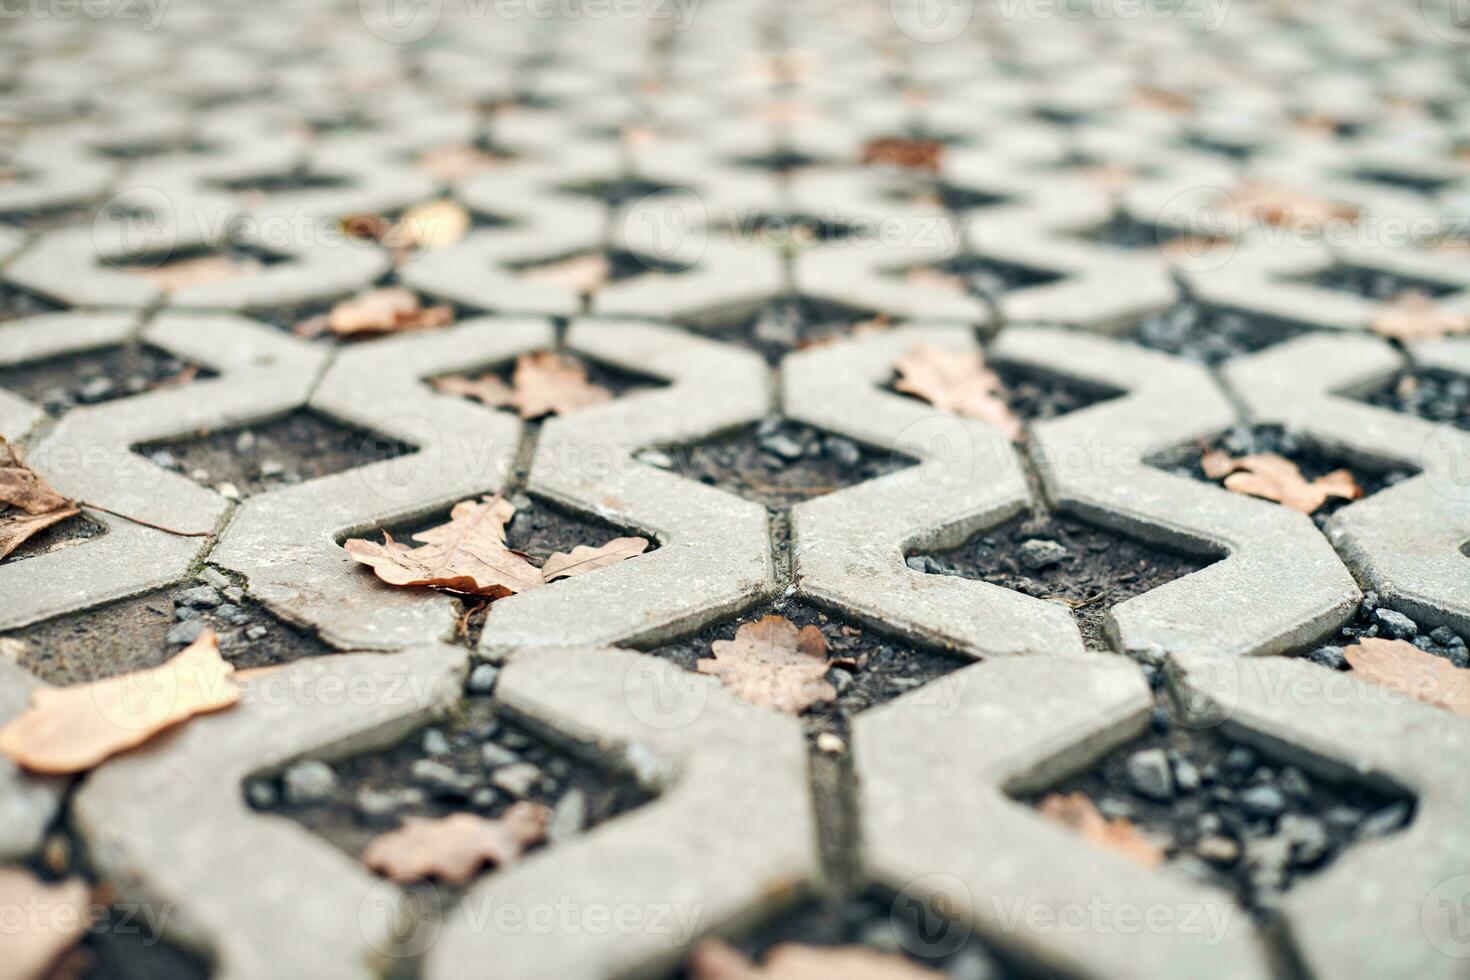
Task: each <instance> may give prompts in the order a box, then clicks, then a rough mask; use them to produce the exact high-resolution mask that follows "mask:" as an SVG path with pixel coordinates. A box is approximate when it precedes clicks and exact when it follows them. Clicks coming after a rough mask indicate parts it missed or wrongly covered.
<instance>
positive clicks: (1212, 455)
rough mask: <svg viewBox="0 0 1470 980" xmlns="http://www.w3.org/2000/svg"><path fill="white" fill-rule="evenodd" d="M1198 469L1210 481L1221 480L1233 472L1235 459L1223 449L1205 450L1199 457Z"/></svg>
mask: <svg viewBox="0 0 1470 980" xmlns="http://www.w3.org/2000/svg"><path fill="white" fill-rule="evenodd" d="M1199 468H1200V469H1201V470H1203V471H1204V474H1205V476H1207V477H1209V478H1210V479H1211V480H1223V479H1225V477H1227V476H1229V475H1230V474H1231V473H1234V472H1235V469H1236V467H1235V457H1234V456H1232V455H1230V454H1229V453H1227V452H1226V451H1225V450H1223V449H1206V450H1205V451H1204V453H1202V454H1201V455H1200V458H1199Z"/></svg>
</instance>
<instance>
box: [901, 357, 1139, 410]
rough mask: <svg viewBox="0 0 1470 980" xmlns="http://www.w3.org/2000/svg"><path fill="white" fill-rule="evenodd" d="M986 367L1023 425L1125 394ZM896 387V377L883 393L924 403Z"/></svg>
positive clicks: (1001, 364) (1040, 372)
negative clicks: (996, 379)
mask: <svg viewBox="0 0 1470 980" xmlns="http://www.w3.org/2000/svg"><path fill="white" fill-rule="evenodd" d="M985 367H986V369H987V370H989V371H992V372H994V374H995V375H996V377H997V378H998V379H999V382H1000V385H999V394H1000V396H1001V398H1002V399H1003V400H1004V401H1005V403H1006V407H1007V408H1009V409H1010V411H1011V413H1012V414H1013V415H1015V416H1016V417H1017V418H1019V419H1020V420H1021V421H1022V422H1028V423H1029V422H1043V421H1046V420H1047V419H1054V418H1060V417H1061V416H1063V415H1070V414H1071V413H1073V412H1080V411H1081V410H1082V409H1084V408H1091V407H1092V406H1093V405H1100V404H1102V403H1103V402H1106V401H1111V400H1112V399H1114V398H1120V397H1122V396H1123V395H1124V394H1126V392H1124V391H1121V390H1120V389H1117V388H1113V387H1111V386H1108V385H1101V384H1096V383H1093V382H1090V381H1083V380H1081V379H1079V378H1072V377H1068V376H1066V375H1062V374H1057V373H1055V372H1053V371H1048V370H1045V369H1043V368H1039V367H1035V366H1033V365H1029V364H1025V365H1023V364H1017V363H1013V362H1010V361H994V362H990V361H987V362H986V365H985ZM897 385H898V376H897V374H895V375H894V377H893V378H892V379H891V380H890V381H889V382H888V384H887V385H886V386H885V390H887V391H891V392H893V393H894V394H896V395H900V396H902V397H904V398H909V399H913V400H915V401H924V400H923V399H921V398H919V397H918V396H917V395H914V394H911V393H910V392H906V391H900V390H898V387H897ZM925 404H927V402H925Z"/></svg>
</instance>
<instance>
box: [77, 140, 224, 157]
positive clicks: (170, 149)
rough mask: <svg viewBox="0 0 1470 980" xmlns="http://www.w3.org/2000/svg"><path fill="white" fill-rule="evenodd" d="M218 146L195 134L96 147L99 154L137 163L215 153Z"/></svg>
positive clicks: (121, 141)
mask: <svg viewBox="0 0 1470 980" xmlns="http://www.w3.org/2000/svg"><path fill="white" fill-rule="evenodd" d="M217 150H218V146H217V145H216V144H213V143H208V142H205V141H204V140H201V139H199V138H198V137H197V136H193V135H180V136H174V137H166V138H158V139H138V140H118V141H115V142H111V143H104V144H102V145H101V146H98V147H96V148H95V151H96V153H97V155H98V156H101V157H105V158H106V159H108V160H116V161H118V162H120V163H136V162H138V161H140V160H152V159H154V158H156V157H168V156H203V155H205V154H210V153H214V152H216V151H217Z"/></svg>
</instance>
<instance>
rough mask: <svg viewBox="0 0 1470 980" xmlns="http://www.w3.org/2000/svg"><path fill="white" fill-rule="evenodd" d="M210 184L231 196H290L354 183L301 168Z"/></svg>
mask: <svg viewBox="0 0 1470 980" xmlns="http://www.w3.org/2000/svg"><path fill="white" fill-rule="evenodd" d="M209 183H210V184H211V185H213V186H215V187H218V188H219V189H220V190H222V191H227V192H229V193H231V194H241V195H256V194H262V195H263V194H290V193H296V192H299V191H325V190H339V189H341V188H343V187H348V186H351V184H352V181H351V180H349V179H348V178H346V177H341V176H337V175H335V174H324V173H317V172H315V171H313V170H312V169H311V168H310V167H306V166H301V167H296V168H294V169H291V170H283V171H280V172H276V173H266V174H253V175H251V176H249V177H234V178H229V179H224V180H211V181H209Z"/></svg>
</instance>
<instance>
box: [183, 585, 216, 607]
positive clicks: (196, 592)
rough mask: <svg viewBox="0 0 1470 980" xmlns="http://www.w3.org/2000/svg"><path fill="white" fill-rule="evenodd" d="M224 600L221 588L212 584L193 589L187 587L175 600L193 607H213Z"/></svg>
mask: <svg viewBox="0 0 1470 980" xmlns="http://www.w3.org/2000/svg"><path fill="white" fill-rule="evenodd" d="M222 601H223V600H222V599H221V597H220V594H219V590H218V589H216V588H215V587H214V586H212V585H198V586H195V587H194V588H192V589H185V590H184V591H183V592H180V593H179V597H178V598H177V599H175V600H174V603H175V604H176V605H180V606H188V607H190V608H191V609H213V608H215V607H216V606H218V605H219V604H220V603H221V602H222Z"/></svg>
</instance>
